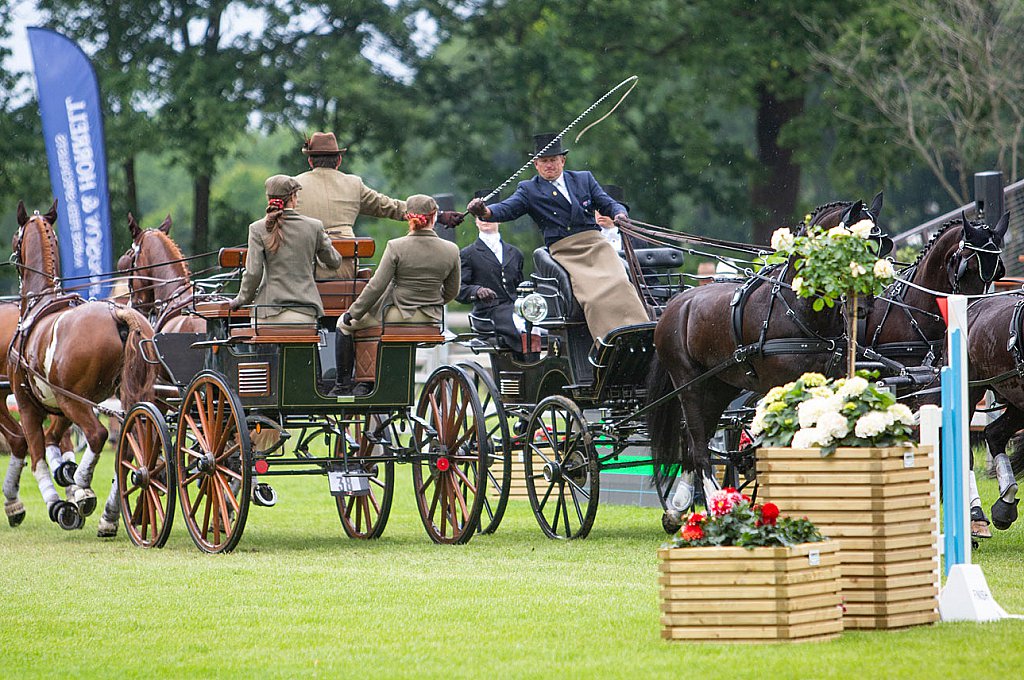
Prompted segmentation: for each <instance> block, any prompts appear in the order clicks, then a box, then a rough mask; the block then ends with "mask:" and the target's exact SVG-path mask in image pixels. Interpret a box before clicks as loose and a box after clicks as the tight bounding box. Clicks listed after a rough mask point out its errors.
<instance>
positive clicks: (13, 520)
mask: <svg viewBox="0 0 1024 680" xmlns="http://www.w3.org/2000/svg"><path fill="white" fill-rule="evenodd" d="M24 521H25V511H24V510H22V511H21V512H16V513H14V514H13V515H7V523H8V524H10V525H11V526H12V527H20V526H21V523H22V522H24Z"/></svg>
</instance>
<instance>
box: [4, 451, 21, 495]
mask: <svg viewBox="0 0 1024 680" xmlns="http://www.w3.org/2000/svg"><path fill="white" fill-rule="evenodd" d="M24 468H25V459H24V458H15V457H14V456H11V459H10V462H9V463H8V464H7V476H6V477H4V496H5V497H6V498H7V500H9V501H11V502H13V501H15V500H17V498H18V489H19V488H21V471H22V470H23V469H24Z"/></svg>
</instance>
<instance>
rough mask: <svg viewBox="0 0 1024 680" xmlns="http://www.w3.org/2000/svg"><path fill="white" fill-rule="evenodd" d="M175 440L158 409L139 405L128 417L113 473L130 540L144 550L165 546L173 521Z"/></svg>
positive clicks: (119, 441) (142, 404)
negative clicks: (172, 448) (171, 461)
mask: <svg viewBox="0 0 1024 680" xmlns="http://www.w3.org/2000/svg"><path fill="white" fill-rule="evenodd" d="M170 452H171V437H170V435H169V434H168V432H167V422H166V421H165V420H164V417H163V415H162V414H161V413H160V411H159V410H157V408H156V406H154V405H153V404H151V403H149V402H143V403H141V404H136V405H135V406H133V407H132V409H131V410H130V411H128V414H127V415H126V416H125V418H124V424H123V425H122V426H121V437H120V439H118V442H117V455H116V458H115V462H114V466H115V467H114V470H115V474H116V475H117V490H118V491H117V495H118V499H119V500H120V505H121V517H122V518H124V528H125V531H127V532H128V538H129V539H130V540H131V542H132V543H134V544H135V545H137V546H140V547H142V548H162V547H164V544H165V543H166V542H167V537H168V536H169V535H170V533H171V525H172V524H173V523H174V504H175V503H174V501H175V498H174V492H173V487H174V467H173V465H172V464H170V460H171V456H170Z"/></svg>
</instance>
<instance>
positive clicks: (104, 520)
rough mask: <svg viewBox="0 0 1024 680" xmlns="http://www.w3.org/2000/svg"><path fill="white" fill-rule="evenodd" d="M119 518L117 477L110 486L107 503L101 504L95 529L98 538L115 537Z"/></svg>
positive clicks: (119, 505)
mask: <svg viewBox="0 0 1024 680" xmlns="http://www.w3.org/2000/svg"><path fill="white" fill-rule="evenodd" d="M120 518H121V500H120V499H119V498H118V494H117V476H116V475H115V476H114V481H113V482H112V483H111V485H110V495H108V496H107V502H106V503H104V504H103V512H102V513H101V514H100V521H99V525H98V526H97V527H96V536H97V537H98V538H113V537H114V536H117V521H118V520H119V519H120Z"/></svg>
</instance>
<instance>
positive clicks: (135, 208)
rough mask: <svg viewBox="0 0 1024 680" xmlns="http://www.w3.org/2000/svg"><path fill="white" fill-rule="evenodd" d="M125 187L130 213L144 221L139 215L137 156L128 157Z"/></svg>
mask: <svg viewBox="0 0 1024 680" xmlns="http://www.w3.org/2000/svg"><path fill="white" fill-rule="evenodd" d="M124 187H125V194H126V196H125V199H126V200H127V201H128V210H129V212H131V214H133V215H135V216H136V217H137V218H138V219H142V215H140V214H139V188H138V185H137V184H136V182H135V156H128V158H127V159H126V160H125V162H124Z"/></svg>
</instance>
